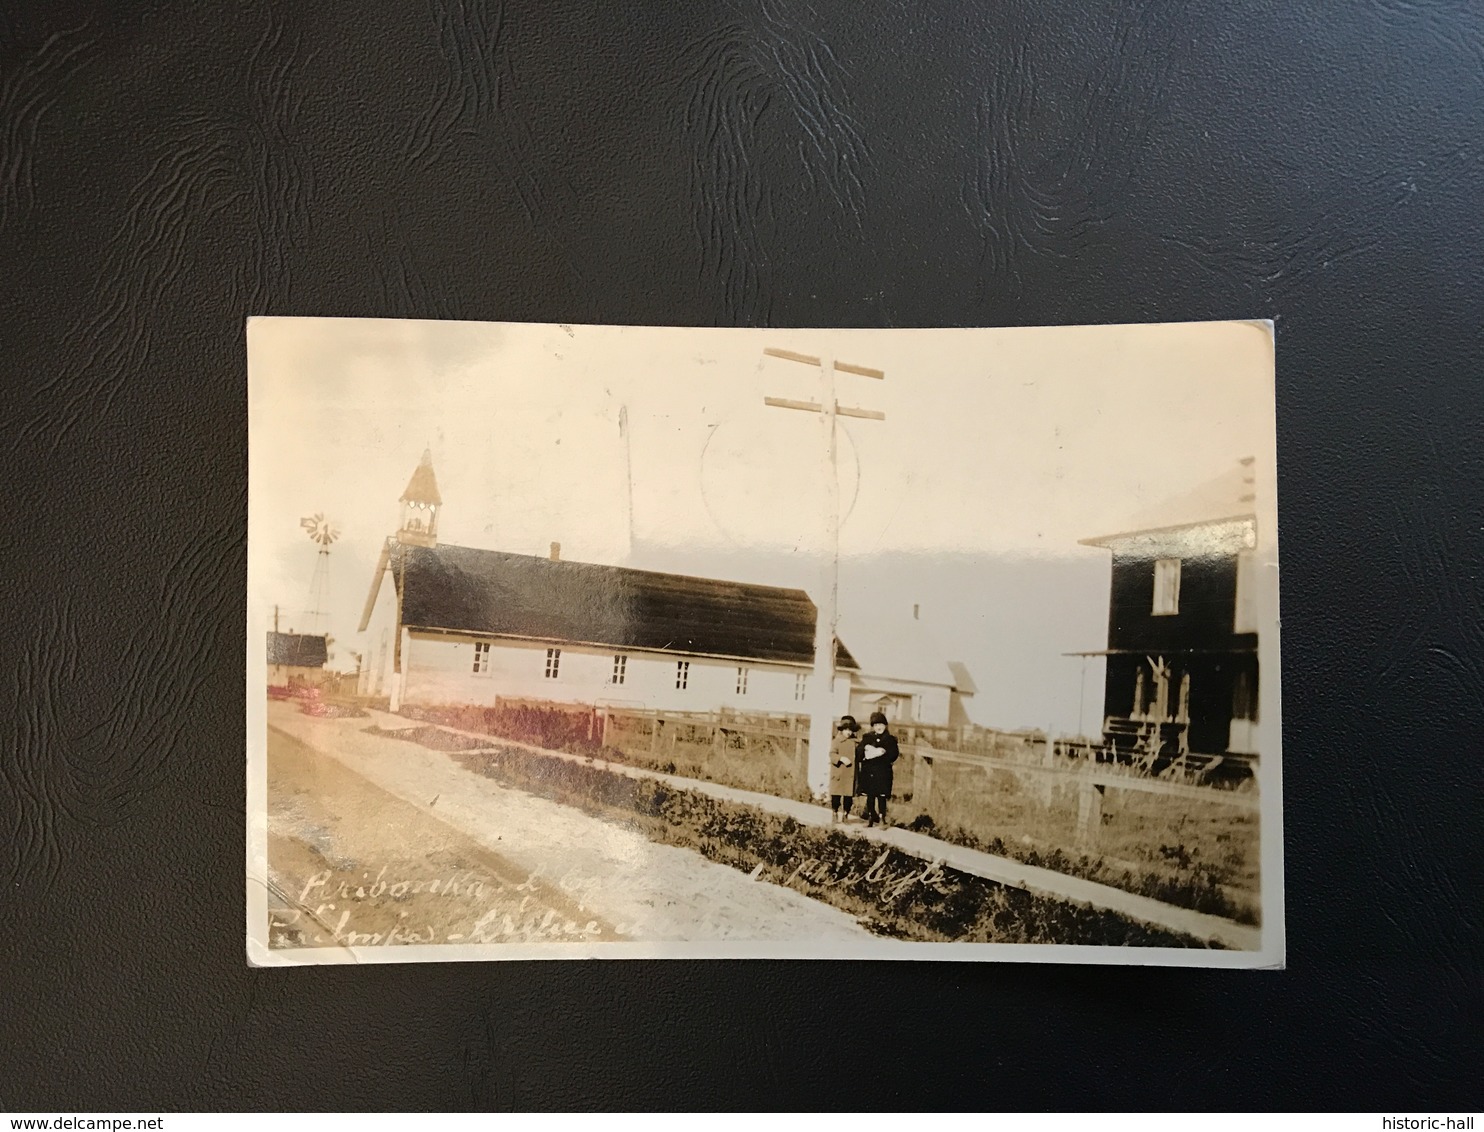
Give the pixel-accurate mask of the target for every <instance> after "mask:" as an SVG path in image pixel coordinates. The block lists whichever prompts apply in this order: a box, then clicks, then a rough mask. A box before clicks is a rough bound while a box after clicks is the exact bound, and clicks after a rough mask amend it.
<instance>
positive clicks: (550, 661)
mask: <svg viewBox="0 0 1484 1132" xmlns="http://www.w3.org/2000/svg"><path fill="white" fill-rule="evenodd" d="M489 670H490V645H489V642H488V641H478V642H476V643H475V645H474V664H473V669H472V671H473V672H474V674H475V675H476V676H483V675H487V674H488V673H489ZM561 671H562V650H561V649H557V648H551V649H547V650H546V668H545V675H546V679H548V680H556V679H558V678H559V677H560V676H561ZM750 672H751V669H748V668H744V667H739V668H738V669H737V684H736V692H737V695H739V696H745V695H747V679H748V675H749V673H750ZM628 674H629V658H628V657H627V656H626V655H625V654H623V653H617V654H615V655H614V657H613V672H612V675H610V676H609V678H608V682H609V683H610V684H623V683H625V682H626V681H627V680H628ZM689 687H690V661H688V660H677V661H676V662H675V690H676V691H679V692H683V691H685V690H686V689H687V688H689ZM808 687H809V677H808V674H807V673H803V672H799V673H796V674H795V675H794V699H795V700H798V701H801V702H802V701H803V700H804V698H805V696H806V695H807V693H808Z"/></svg>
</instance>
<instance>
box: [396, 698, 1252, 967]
mask: <svg viewBox="0 0 1484 1132" xmlns="http://www.w3.org/2000/svg"><path fill="white" fill-rule="evenodd" d="M370 714H371V715H373V716H375V717H376V722H377V726H379V727H383V728H387V729H394V728H406V727H437V728H438V729H439V730H440V731H447V732H450V733H451V734H455V735H463V736H465V737H467V738H471V739H477V740H480V741H481V742H483V743H487V744H489V746H490V747H491V748H498V747H499V746H510V747H518V748H520V749H521V750H524V751H530V752H532V753H534V754H539V755H545V756H547V757H548V758H553V759H566V760H567V761H568V762H574V763H581V764H583V765H585V766H596V767H601V768H603V769H604V770H609V771H612V772H613V773H614V774H622V775H626V776H628V777H629V778H652V779H658V780H659V781H661V782H666V783H669V784H670V785H672V786H675V787H677V788H680V789H684V790H694V791H696V792H697V793H699V794H706V795H709V796H710V797H712V798H719V799H722V800H724V801H728V802H742V803H744V804H746V805H749V806H756V807H757V808H758V809H760V810H766V811H767V812H769V813H773V814H781V815H785V816H787V817H791V818H793V819H794V820H795V821H797V822H799V823H800V824H801V825H814V826H823V827H827V828H830V829H834V830H838V831H839V832H841V833H844V834H845V835H846V836H849V837H861V838H865V839H866V840H869V841H878V842H880V843H882V844H884V845H890V846H892V847H893V848H896V849H900V850H901V851H902V852H904V853H909V854H911V855H912V856H914V857H920V858H922V859H923V860H926V861H941V862H942V863H943V864H944V865H947V866H948V867H949V868H954V869H957V870H958V871H959V872H962V873H968V874H970V875H971V876H977V877H983V878H984V879H985V880H991V881H994V882H995V883H997V884H1004V885H1008V886H1010V887H1012V888H1020V889H1024V890H1025V891H1027V892H1034V893H1036V894H1038V895H1041V896H1050V897H1054V898H1056V899H1058V900H1066V901H1070V902H1071V903H1074V904H1082V905H1086V906H1088V907H1093V908H1103V909H1106V910H1108V911H1110V912H1117V913H1118V914H1119V915H1122V916H1127V917H1129V918H1130V919H1133V920H1138V921H1140V922H1141V923H1146V924H1152V925H1154V926H1156V927H1161V928H1165V929H1167V930H1169V931H1174V932H1182V933H1184V934H1185V935H1189V936H1193V937H1195V938H1196V939H1200V940H1205V941H1208V942H1212V943H1217V944H1220V945H1221V946H1222V947H1226V948H1231V949H1233V950H1237V951H1257V950H1259V949H1260V947H1261V944H1262V929H1260V928H1255V927H1252V926H1251V925H1248V924H1239V923H1236V922H1235V921H1232V920H1228V919H1224V918H1223V917H1221V916H1212V915H1209V914H1207V913H1205V912H1195V911H1192V910H1190V909H1189V908H1180V907H1178V906H1176V905H1173V904H1165V903H1162V902H1161V901H1158V900H1151V899H1150V898H1149V897H1147V896H1139V895H1138V894H1136V893H1133V892H1125V891H1124V890H1123V889H1121V888H1114V887H1112V886H1111V885H1106V884H1098V883H1097V882H1096V881H1090V880H1084V879H1082V878H1081V877H1074V876H1068V875H1067V874H1066V873H1058V872H1054V871H1052V870H1051V869H1042V868H1037V867H1035V866H1033V865H1026V864H1022V863H1021V862H1019V861H1014V860H1011V859H1010V858H1009V857H998V856H995V855H994V854H993V853H985V852H982V851H980V850H978V849H968V848H965V847H964V846H962V845H954V844H952V843H950V842H947V841H940V840H939V839H938V838H936V837H929V836H928V835H927V834H925V833H913V832H912V831H911V830H907V829H901V828H887V829H880V828H871V827H868V826H864V825H855V824H848V825H834V824H832V823H831V821H830V811H829V808H828V807H826V806H822V805H815V804H814V803H811V802H799V801H795V800H794V799H792V798H776V797H774V796H773V795H771V794H759V793H756V792H754V791H751V790H740V789H738V788H737V787H734V786H722V785H719V784H718V783H715V782H707V781H706V780H705V779H700V778H684V777H681V776H680V775H676V774H664V773H662V772H660V771H656V770H647V769H644V768H642V767H635V766H629V765H627V764H625V763H614V762H607V761H606V760H603V759H598V758H592V757H590V756H587V755H571V754H566V753H564V752H562V751H550V750H547V749H546V748H544V747H537V746H533V745H532V744H530V743H521V742H518V741H516V740H514V739H501V738H497V737H494V736H490V735H482V734H480V733H478V732H474V731H463V730H460V729H459V728H457V727H445V726H443V725H441V724H431V723H425V722H422V721H420V720H411V719H406V718H404V717H402V716H396V715H388V714H387V713H385V712H381V711H374V710H373V711H371V713H370Z"/></svg>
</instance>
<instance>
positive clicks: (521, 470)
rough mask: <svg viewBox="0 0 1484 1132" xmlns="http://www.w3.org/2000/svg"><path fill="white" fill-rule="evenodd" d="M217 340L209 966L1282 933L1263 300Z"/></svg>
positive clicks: (1271, 469)
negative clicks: (237, 504) (1084, 316)
mask: <svg viewBox="0 0 1484 1132" xmlns="http://www.w3.org/2000/svg"><path fill="white" fill-rule="evenodd" d="M247 356H248V378H249V465H250V466H249V499H248V509H249V527H248V561H249V565H248V593H247V800H248V809H249V812H248V819H249V820H248V844H247V887H246V898H247V941H248V959H249V961H250V962H251V963H253V964H255V965H260V966H285V965H294V964H305V963H331V962H412V961H448V960H476V959H532V958H540V959H550V958H593V957H599V958H655V957H685V958H696V957H717V958H765V957H766V958H777V957H786V958H860V959H929V960H933V959H948V960H1013V961H1021V962H1025V961H1032V962H1035V961H1051V962H1079V963H1081V962H1090V963H1157V964H1170V965H1203V966H1228V967H1277V966H1281V965H1282V963H1283V954H1284V953H1283V876H1282V868H1283V862H1282V828H1281V819H1282V811H1281V804H1280V791H1281V774H1280V754H1281V752H1280V749H1279V745H1280V730H1281V729H1280V716H1279V706H1280V705H1279V650H1278V628H1279V621H1278V529H1277V513H1278V509H1277V468H1276V446H1275V427H1274V342H1273V333H1272V327H1271V325H1270V324H1268V323H1265V322H1225V323H1184V324H1171V325H1132V326H1075V327H1042V328H1016V329H944V330H931V329H912V330H831V329H820V330H774V329H766V330H764V329H715V328H713V329H691V328H677V327H632V326H576V325H539V324H509V323H459V322H432V321H426V322H425V321H390V320H373V319H319V318H254V319H252V320H250V321H249V323H248V326H247Z"/></svg>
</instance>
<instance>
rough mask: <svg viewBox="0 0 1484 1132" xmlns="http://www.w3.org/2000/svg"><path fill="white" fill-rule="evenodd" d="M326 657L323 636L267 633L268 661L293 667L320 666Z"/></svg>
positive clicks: (322, 665)
mask: <svg viewBox="0 0 1484 1132" xmlns="http://www.w3.org/2000/svg"><path fill="white" fill-rule="evenodd" d="M325 659H326V649H325V638H324V637H322V636H321V637H312V636H309V635H308V634H305V633H274V632H272V631H271V630H270V631H269V633H268V663H269V664H285V665H289V666H290V667H294V668H322V667H324V663H325Z"/></svg>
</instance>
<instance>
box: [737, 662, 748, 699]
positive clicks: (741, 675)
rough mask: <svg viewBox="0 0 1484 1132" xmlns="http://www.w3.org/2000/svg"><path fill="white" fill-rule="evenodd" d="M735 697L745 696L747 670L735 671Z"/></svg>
mask: <svg viewBox="0 0 1484 1132" xmlns="http://www.w3.org/2000/svg"><path fill="white" fill-rule="evenodd" d="M737 695H739V696H745V695H747V669H745V668H739V669H737Z"/></svg>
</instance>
